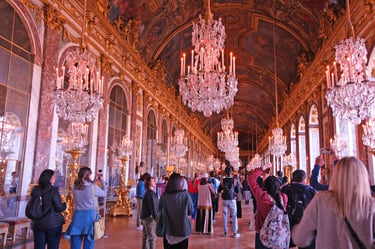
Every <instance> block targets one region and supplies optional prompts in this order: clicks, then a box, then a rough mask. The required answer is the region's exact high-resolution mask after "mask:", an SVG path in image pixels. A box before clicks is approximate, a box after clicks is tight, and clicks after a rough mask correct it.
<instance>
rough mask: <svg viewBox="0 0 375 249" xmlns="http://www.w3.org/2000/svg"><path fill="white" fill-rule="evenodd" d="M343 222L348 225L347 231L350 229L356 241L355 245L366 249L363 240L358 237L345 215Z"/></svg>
mask: <svg viewBox="0 0 375 249" xmlns="http://www.w3.org/2000/svg"><path fill="white" fill-rule="evenodd" d="M344 220H345V224H346V226H347V227H348V229H349V231H350V234H351V235H352V237H353V239H354V240H355V242H356V243H357V246H358V247H359V248H360V249H366V246H365V245H364V244H363V242H362V241H361V240H360V239H359V237H358V235H357V233H356V232H355V231H354V229H353V227H352V225H350V223H349V221H348V219H347V218H346V217H345V219H344Z"/></svg>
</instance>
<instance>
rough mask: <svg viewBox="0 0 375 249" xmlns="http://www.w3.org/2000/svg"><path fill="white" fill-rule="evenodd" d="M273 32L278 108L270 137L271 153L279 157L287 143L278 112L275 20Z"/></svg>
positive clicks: (276, 103) (276, 101) (276, 102)
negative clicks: (274, 125) (274, 126)
mask: <svg viewBox="0 0 375 249" xmlns="http://www.w3.org/2000/svg"><path fill="white" fill-rule="evenodd" d="M272 28H273V29H272V34H273V64H274V69H275V107H276V108H275V109H276V128H273V129H272V137H269V139H268V142H269V151H270V153H271V154H272V155H273V156H275V157H276V158H279V157H281V156H283V155H284V153H285V151H286V149H287V145H286V137H285V136H283V130H282V129H281V128H279V114H278V99H277V70H276V41H275V21H274V22H273V26H272Z"/></svg>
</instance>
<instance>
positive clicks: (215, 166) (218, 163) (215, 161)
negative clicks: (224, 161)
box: [214, 158, 221, 170]
mask: <svg viewBox="0 0 375 249" xmlns="http://www.w3.org/2000/svg"><path fill="white" fill-rule="evenodd" d="M220 166H221V162H220V159H219V158H216V159H215V160H214V169H215V170H217V169H219V168H220Z"/></svg>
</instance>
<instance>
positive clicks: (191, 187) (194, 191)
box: [188, 179, 200, 194]
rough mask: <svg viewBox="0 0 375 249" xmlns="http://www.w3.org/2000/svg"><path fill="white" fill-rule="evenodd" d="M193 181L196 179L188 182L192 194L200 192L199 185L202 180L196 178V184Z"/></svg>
mask: <svg viewBox="0 0 375 249" xmlns="http://www.w3.org/2000/svg"><path fill="white" fill-rule="evenodd" d="M193 181H194V179H192V180H191V181H190V182H189V184H188V192H189V193H191V194H196V193H198V185H199V183H200V181H199V179H195V186H193Z"/></svg>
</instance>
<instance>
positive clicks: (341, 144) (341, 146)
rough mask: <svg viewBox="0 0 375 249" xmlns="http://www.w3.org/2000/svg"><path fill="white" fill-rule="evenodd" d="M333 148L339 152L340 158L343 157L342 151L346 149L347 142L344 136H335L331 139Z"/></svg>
mask: <svg viewBox="0 0 375 249" xmlns="http://www.w3.org/2000/svg"><path fill="white" fill-rule="evenodd" d="M329 143H330V144H331V148H332V150H333V151H334V152H335V153H336V154H337V157H338V158H341V152H342V151H343V150H345V149H346V146H347V143H346V140H345V139H344V138H343V137H340V136H336V135H335V136H334V138H333V139H332V138H331V139H330V140H329Z"/></svg>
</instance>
